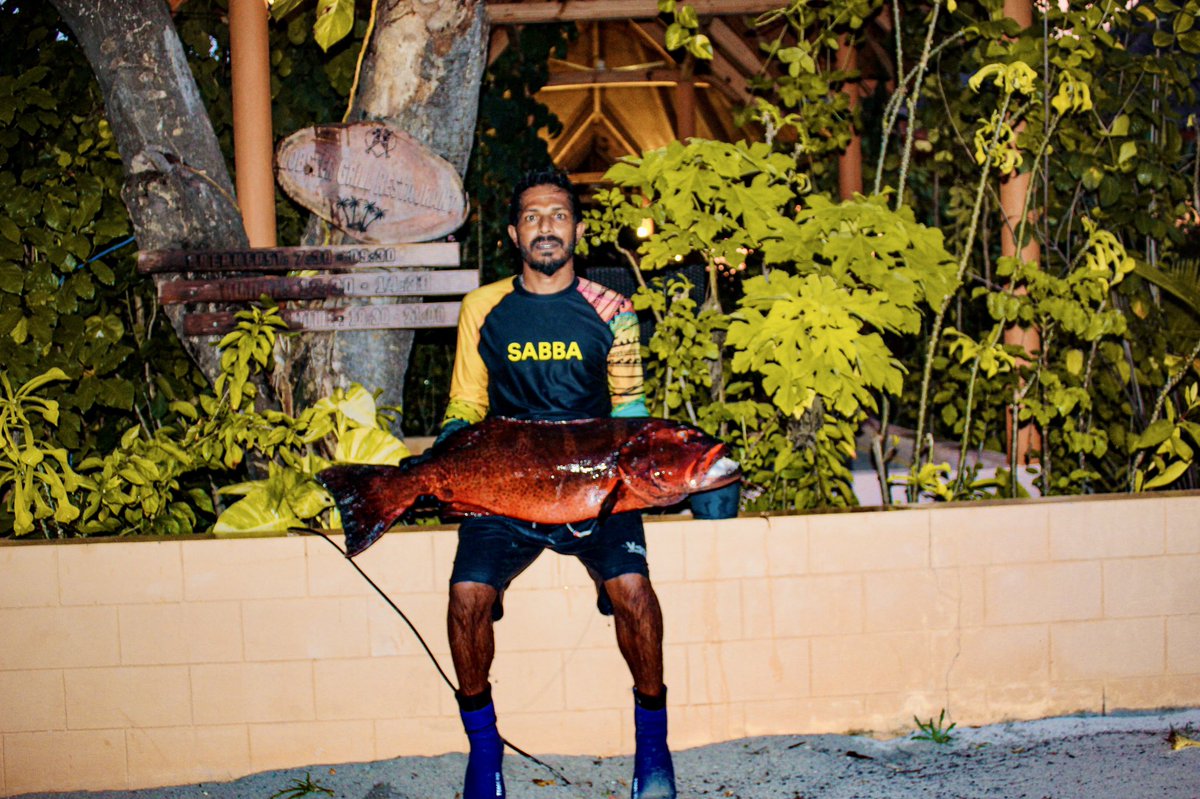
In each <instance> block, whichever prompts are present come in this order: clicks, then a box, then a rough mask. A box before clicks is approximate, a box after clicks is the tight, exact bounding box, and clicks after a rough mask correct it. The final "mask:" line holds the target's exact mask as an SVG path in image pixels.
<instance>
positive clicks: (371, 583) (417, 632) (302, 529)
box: [296, 527, 571, 785]
mask: <svg viewBox="0 0 1200 799" xmlns="http://www.w3.org/2000/svg"><path fill="white" fill-rule="evenodd" d="M296 529H298V530H299V531H300V532H302V533H305V534H306V535H315V536H318V537H320V538H323V539H325V542H326V543H328V544H329V546H331V547H333V548H334V549H336V550H337V551H338V552H339V553H340V554H341V555H342V557H343V558H344V559H345V561H346V562H347V563H349V564H350V565H351V566H353V567H354V570H355V571H356V572H358V574H359V576H361V577H362V578H363V579H364V580H366V581H367V585H369V586H371V587H372V588H374V589H375V593H377V594H379V595H380V596H381V597H383V601H384V602H386V603H388V606H389V607H391V609H392V610H394V611H396V614H397V615H399V616H400V618H401V619H403V620H404V623H405V624H407V625H408V629H410V630H412V634H413V635H415V636H416V637H417V641H418V642H419V643H420V644H421V648H422V649H424V650H425V654H426V655H428V656H429V659H430V661H432V662H433V667H434V668H435V669H437V672H438V674H440V675H441V676H442V680H443V681H444V682H445V683H446V685H448V686H450V690H451V691H454V692H455V693H457V692H458V686H457V685H455V684H454V681H453V680H451V679H450V676H449V675H447V674H446V670H445V669H443V668H442V664H441V663H439V662H438V659H437V656H436V655H434V654H433V650H432V649H430V648H429V644H427V643H425V637H424V636H423V635H421V632H420V630H418V629H417V626H416V625H415V624H413V623H412V620H411V619H410V618H408V616H407V615H406V614H405V613H404V611H403V610H401V609H400V607H399V606H398V605H397V604H396V603H395V602H393V601H392V598H391V597H390V596H388V595H387V593H386V592H384V590H383V589H382V588H380V587H379V585H378V584H377V583H376V582H375V581H374V580H372V579H371V577H370V575H368V574H367V573H366V572H365V571H363V570H362V567H361V566H359V565H358V564H357V563H355V562H354V559H353V558H350V557H347V555H346V552H345V550H343V549H342V548H341V547H339V546H338V545H337V542H335V541H334V540H333V539H332V538H330V537H329V536H328V535H327V534H326V533H325V532H324V531H323V530H318V529H316V528H315V527H300V528H296ZM500 740H501V741H502V742H503V743H504V745H505V746H507V747H508V748H509V749H511V750H513V751H514V752H516V753H517V754H518V755H520V756H521V757H523V758H525V759H526V760H529V761H530V762H533V763H536V764H538V765H539V766H541V767H542V768H544V769H546V770H547V771H549V772H550V773H551V774H553V775H554V776H555V777H557V778H558V779H560V780H562V781H563V784H564V785H570V784H571V781H570V780H569V779H567V778H566V777H565V776H564V775H563V773H562V772H561V771H559V770H558V769H556V768H554V766H551V765H550V764H549V763H546V762H545V761H543V760H539V759H538V758H536V757H534V756H533V755H531V754H529V753H528V752H526V751H525V750H524V749H522V748H521V747H519V746H516V745H515V744H513V742H512V741H510V740H508V739H507V738H505V737H504V736H503V735H502V736H500Z"/></svg>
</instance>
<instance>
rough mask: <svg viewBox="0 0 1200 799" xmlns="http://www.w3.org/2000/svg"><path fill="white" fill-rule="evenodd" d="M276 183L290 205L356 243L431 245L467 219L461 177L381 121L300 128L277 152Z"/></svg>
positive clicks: (445, 163)
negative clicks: (299, 205) (425, 242)
mask: <svg viewBox="0 0 1200 799" xmlns="http://www.w3.org/2000/svg"><path fill="white" fill-rule="evenodd" d="M275 177H276V179H277V180H278V181H279V185H280V186H282V187H283V190H284V191H286V192H287V193H288V194H289V195H290V196H291V197H292V199H294V200H295V201H296V202H298V203H300V204H301V205H303V206H304V207H305V208H307V209H308V210H310V211H312V212H313V213H314V214H317V215H318V216H320V217H321V218H322V219H325V220H326V221H328V222H330V223H331V224H333V225H334V226H335V227H337V228H338V229H339V230H341V231H343V232H344V233H346V234H347V235H349V236H352V237H354V238H355V239H358V240H359V241H367V242H378V243H388V244H391V243H402V242H409V241H429V240H431V239H436V238H439V237H441V236H445V235H447V234H449V233H452V232H454V231H455V230H457V229H458V228H459V227H460V226H461V225H462V223H463V221H464V220H465V219H466V217H467V200H466V194H465V193H464V192H463V186H462V180H461V179H460V178H459V176H458V171H457V170H455V168H454V167H453V166H452V165H451V164H450V162H449V161H446V160H445V159H444V158H442V157H440V156H439V155H437V154H436V153H434V152H432V151H430V150H429V149H428V148H427V147H425V145H423V144H421V143H420V142H419V141H417V140H416V139H414V138H413V137H412V136H410V135H408V134H407V133H405V132H404V131H403V130H400V129H399V128H397V127H395V126H394V125H389V124H387V123H386V122H371V121H367V122H350V123H345V124H331V125H317V126H315V127H311V128H304V129H303V130H298V131H296V132H295V133H293V134H292V135H291V136H288V137H287V138H286V139H284V140H283V141H282V142H280V143H279V147H277V148H276V151H275Z"/></svg>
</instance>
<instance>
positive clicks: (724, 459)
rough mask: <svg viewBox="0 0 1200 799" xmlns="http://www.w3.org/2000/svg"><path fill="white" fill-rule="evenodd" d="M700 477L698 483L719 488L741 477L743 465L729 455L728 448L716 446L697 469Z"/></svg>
mask: <svg viewBox="0 0 1200 799" xmlns="http://www.w3.org/2000/svg"><path fill="white" fill-rule="evenodd" d="M697 474H698V475H699V479H698V480H697V481H696V483H697V484H698V485H700V486H704V487H706V488H719V487H721V486H723V485H727V484H729V483H732V482H733V481H734V480H736V479H738V478H739V477H741V474H742V467H741V466H740V465H739V464H738V462H737V461H735V460H734V459H733V458H731V457H729V454H728V449H727V448H726V447H725V446H724V445H721V446H719V447H714V448H713V449H712V450H711V451H710V452H709V453H708V457H706V458H705V459H704V461H703V463H702V464H701V468H700V469H698V470H697Z"/></svg>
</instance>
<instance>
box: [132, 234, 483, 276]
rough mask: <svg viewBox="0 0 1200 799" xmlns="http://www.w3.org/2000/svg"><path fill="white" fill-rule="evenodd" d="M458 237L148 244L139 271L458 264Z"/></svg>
mask: <svg viewBox="0 0 1200 799" xmlns="http://www.w3.org/2000/svg"><path fill="white" fill-rule="evenodd" d="M458 265H459V245H458V242H456V241H431V242H423V243H420V244H392V245H386V246H375V245H362V244H337V245H330V246H327V247H258V248H249V247H247V248H244V249H237V250H147V251H144V252H140V253H138V265H137V268H138V271H139V272H142V273H156V272H292V271H298V270H303V269H316V270H322V271H327V270H331V269H336V270H339V271H340V270H352V269H374V268H377V267H397V266H424V267H439V266H458Z"/></svg>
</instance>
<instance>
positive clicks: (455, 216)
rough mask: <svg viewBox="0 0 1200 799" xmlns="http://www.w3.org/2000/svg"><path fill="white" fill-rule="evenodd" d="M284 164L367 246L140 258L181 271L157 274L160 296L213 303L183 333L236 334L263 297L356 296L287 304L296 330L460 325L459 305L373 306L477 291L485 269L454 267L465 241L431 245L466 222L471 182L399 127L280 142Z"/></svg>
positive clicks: (313, 200) (303, 134) (297, 193)
mask: <svg viewBox="0 0 1200 799" xmlns="http://www.w3.org/2000/svg"><path fill="white" fill-rule="evenodd" d="M275 170H276V177H277V178H278V180H279V183H280V185H281V186H282V187H283V188H284V190H285V191H287V192H288V193H289V194H291V195H292V197H293V198H294V199H296V201H297V202H299V203H300V204H301V205H304V206H305V207H307V208H308V209H309V210H311V211H313V212H314V213H316V214H318V215H319V216H321V217H322V218H324V219H326V220H327V221H328V222H330V223H331V224H333V225H334V226H336V227H338V228H339V229H341V230H342V231H344V232H345V233H347V234H348V235H349V236H351V237H353V238H354V239H357V240H358V241H360V242H363V243H360V244H341V245H331V246H326V247H270V248H243V249H234V250H151V251H146V252H141V253H139V254H138V271H139V272H142V273H145V274H153V275H161V276H164V277H165V276H174V277H175V279H169V280H160V281H159V284H158V298H159V302H160V303H162V304H164V305H171V304H177V305H178V304H208V305H209V307H207V308H204V309H203V310H201V309H189V310H186V311H185V313H184V316H183V328H184V334H185V335H188V336H210V335H220V334H223V333H226V332H228V331H230V330H232V329H233V328H234V327H235V326H236V324H237V320H236V318H235V311H233V310H229V306H230V305H236V304H245V303H250V302H256V301H259V300H261V299H263V298H264V297H266V298H269V299H271V300H274V301H279V302H289V303H291V302H296V301H316V300H320V301H329V300H336V299H338V298H347V299H353V300H357V301H358V302H357V304H346V305H338V306H335V307H328V305H329V303H328V302H324V303H322V304H321V305H320V306H318V307H295V306H293V305H289V306H288V307H286V308H284V309H283V311H282V316H283V318H284V320H285V321H286V322H287V323H288V329H289V330H297V331H351V330H379V329H389V328H422V327H453V326H454V325H455V324H456V323H457V320H458V309H459V305H460V303H459V302H458V301H445V300H442V301H435V302H399V303H390V304H384V303H379V302H377V301H375V300H376V299H377V298H386V297H393V298H398V297H414V298H417V297H445V298H450V297H460V296H461V295H463V294H465V293H466V292H468V291H470V290H472V289H474V288H477V287H478V286H479V272H478V270H474V269H454V268H453V267H457V266H458V265H459V261H460V256H459V245H458V243H457V242H446V241H436V242H435V241H429V239H433V238H438V237H441V236H445V235H447V234H449V233H452V232H453V231H455V230H457V229H458V228H459V227H460V226H461V225H462V222H463V220H464V219H465V218H466V211H467V203H466V197H465V195H464V193H463V189H462V181H461V180H460V179H459V177H458V173H457V172H456V171H455V170H454V167H453V166H452V165H451V164H450V163H448V162H447V161H445V160H443V159H441V158H439V157H438V156H436V155H434V154H433V153H432V152H430V151H429V150H427V149H426V148H425V147H424V146H422V145H421V144H420V143H419V142H417V141H416V140H415V139H413V138H412V137H411V136H409V135H408V134H407V133H405V132H404V131H402V130H400V129H399V128H395V127H392V126H391V125H388V124H386V123H383V122H356V123H351V124H344V125H318V126H316V127H314V128H306V129H304V130H301V131H298V132H296V133H294V134H292V135H291V136H289V137H288V138H287V139H285V140H284V141H283V142H282V143H281V144H280V145H279V148H278V150H277V152H276V167H275ZM312 272H316V273H317V274H315V275H314V274H310V273H312ZM296 273H299V274H296ZM214 306H216V307H214Z"/></svg>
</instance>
